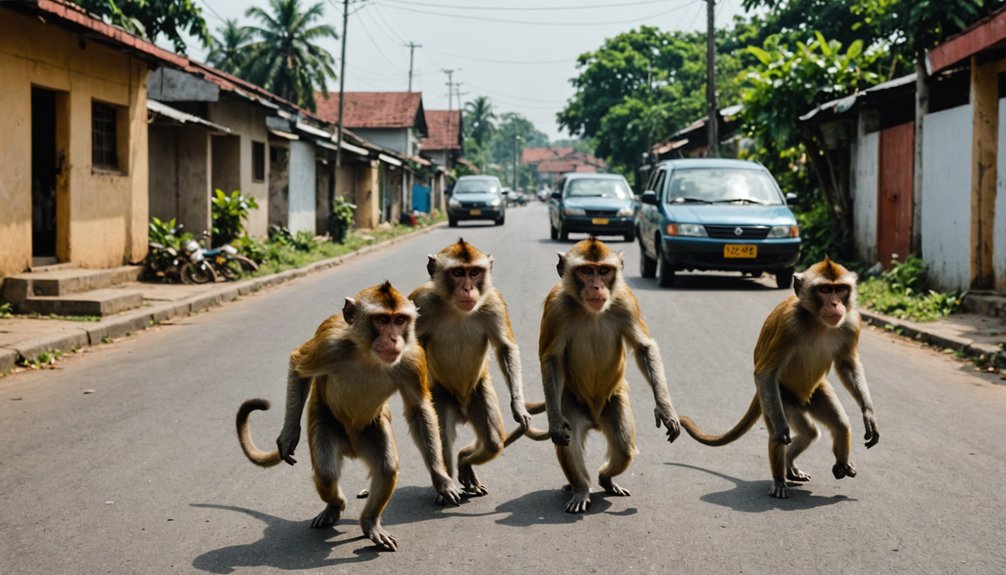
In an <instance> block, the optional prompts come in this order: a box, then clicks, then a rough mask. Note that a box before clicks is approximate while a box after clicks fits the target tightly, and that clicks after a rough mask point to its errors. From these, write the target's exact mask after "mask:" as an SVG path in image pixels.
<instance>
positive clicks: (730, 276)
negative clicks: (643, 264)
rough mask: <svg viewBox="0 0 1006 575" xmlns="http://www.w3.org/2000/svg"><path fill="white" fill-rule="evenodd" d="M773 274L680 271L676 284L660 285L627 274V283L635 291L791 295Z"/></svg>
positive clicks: (676, 276) (675, 280) (650, 280)
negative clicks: (755, 274) (763, 292)
mask: <svg viewBox="0 0 1006 575" xmlns="http://www.w3.org/2000/svg"><path fill="white" fill-rule="evenodd" d="M774 282H775V280H774V279H773V276H772V275H771V274H765V275H763V276H762V277H760V278H757V277H751V276H743V275H740V274H737V273H727V274H718V273H713V272H683V273H682V272H679V273H678V274H677V275H675V277H674V285H673V286H672V287H669V288H663V287H660V284H658V283H657V282H656V280H652V279H646V278H642V277H639V276H636V275H632V274H626V278H625V283H627V284H629V287H631V288H632V289H633V290H634V291H667V290H672V291H780V292H781V293H785V294H786V295H789V294H790V293H792V290H776V288H775V287H773V286H774V285H775V284H774Z"/></svg>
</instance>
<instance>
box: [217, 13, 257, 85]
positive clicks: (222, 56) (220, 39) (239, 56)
mask: <svg viewBox="0 0 1006 575" xmlns="http://www.w3.org/2000/svg"><path fill="white" fill-rule="evenodd" d="M217 34H218V35H219V36H214V37H213V39H212V44H211V45H210V52H209V54H207V55H206V61H207V62H208V63H209V64H210V65H211V66H213V67H214V68H216V69H218V70H220V71H223V72H227V73H228V74H234V75H235V76H241V75H242V73H243V70H244V68H245V66H246V64H247V63H248V44H249V43H250V42H251V34H250V32H249V30H248V28H245V27H244V26H239V25H238V21H237V20H234V19H227V20H225V21H224V24H223V26H220V27H219V28H217Z"/></svg>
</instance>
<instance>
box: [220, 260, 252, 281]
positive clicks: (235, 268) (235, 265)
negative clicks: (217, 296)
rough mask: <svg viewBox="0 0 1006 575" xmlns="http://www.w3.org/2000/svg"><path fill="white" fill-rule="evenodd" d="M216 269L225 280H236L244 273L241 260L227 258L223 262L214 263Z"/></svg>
mask: <svg viewBox="0 0 1006 575" xmlns="http://www.w3.org/2000/svg"><path fill="white" fill-rule="evenodd" d="M216 269H217V271H218V272H220V275H222V276H224V279H225V280H227V281H237V280H239V279H241V278H242V277H243V276H244V275H245V271H244V267H243V266H242V265H241V262H239V261H237V260H235V259H230V258H228V259H227V260H225V261H224V262H223V263H218V264H216Z"/></svg>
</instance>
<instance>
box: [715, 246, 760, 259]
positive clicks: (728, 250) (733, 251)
mask: <svg viewBox="0 0 1006 575" xmlns="http://www.w3.org/2000/svg"><path fill="white" fill-rule="evenodd" d="M723 257H725V258H756V257H758V246H756V245H754V244H727V245H725V246H723Z"/></svg>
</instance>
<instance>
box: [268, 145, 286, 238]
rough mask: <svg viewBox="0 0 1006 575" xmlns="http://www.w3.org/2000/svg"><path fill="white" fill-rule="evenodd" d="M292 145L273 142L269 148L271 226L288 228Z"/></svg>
mask: <svg viewBox="0 0 1006 575" xmlns="http://www.w3.org/2000/svg"><path fill="white" fill-rule="evenodd" d="M289 178H290V145H289V143H288V142H286V141H283V142H276V141H274V142H272V143H271V144H270V146H269V225H271V226H273V225H275V226H281V227H284V228H285V227H287V226H288V225H289V222H288V220H287V217H288V216H289V214H290V209H289V206H290V179H289Z"/></svg>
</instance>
